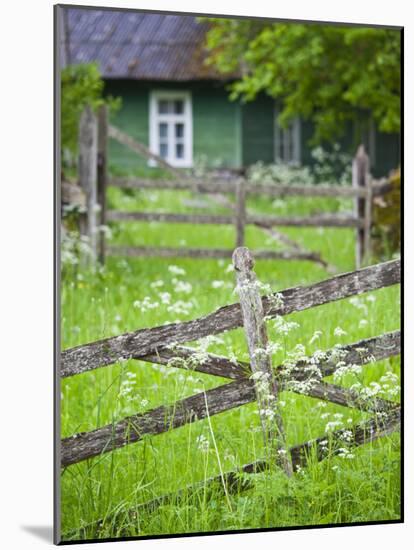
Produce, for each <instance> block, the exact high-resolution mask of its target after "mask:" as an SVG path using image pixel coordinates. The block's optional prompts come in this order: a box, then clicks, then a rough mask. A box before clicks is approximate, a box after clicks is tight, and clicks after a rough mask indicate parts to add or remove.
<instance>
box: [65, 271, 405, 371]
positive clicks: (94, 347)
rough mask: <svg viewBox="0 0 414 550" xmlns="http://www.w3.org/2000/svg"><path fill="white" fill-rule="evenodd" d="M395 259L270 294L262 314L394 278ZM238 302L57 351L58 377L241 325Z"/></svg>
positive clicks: (283, 311)
mask: <svg viewBox="0 0 414 550" xmlns="http://www.w3.org/2000/svg"><path fill="white" fill-rule="evenodd" d="M400 268H401V264H400V260H392V261H389V262H385V263H382V264H378V265H374V266H370V267H367V268H364V269H360V270H357V271H354V272H351V273H345V274H342V275H338V276H336V277H332V278H331V279H327V280H325V281H322V282H319V283H315V284H313V285H309V286H306V287H300V286H299V287H295V288H290V289H287V290H284V291H282V292H280V293H277V294H280V297H281V299H282V300H283V305H282V306H280V307H274V306H272V300H271V297H268V296H264V297H263V298H262V301H263V307H264V311H265V315H267V316H271V317H274V316H276V315H287V314H289V313H292V312H294V311H302V310H305V309H308V308H313V307H315V306H320V305H323V304H327V303H330V302H334V301H336V300H341V299H344V298H348V297H350V296H354V295H357V294H362V293H364V292H369V291H372V290H376V289H379V288H382V287H387V286H391V285H395V284H398V283H399V282H400ZM242 324H243V320H242V314H241V310H240V304H237V303H236V304H231V305H228V306H224V307H222V308H220V309H218V310H217V311H215V312H214V313H210V314H209V315H206V316H205V317H201V318H198V319H194V320H191V321H185V322H183V323H171V324H168V325H164V326H160V327H154V328H149V329H141V330H137V331H135V332H129V333H126V334H121V335H119V336H114V337H111V338H105V339H103V340H100V341H97V342H92V343H89V344H85V345H81V346H77V347H75V348H71V349H67V350H65V351H63V352H62V356H61V376H63V377H64V376H71V375H74V374H80V373H82V372H86V371H89V370H93V369H96V368H98V367H101V366H105V365H110V364H112V363H115V362H117V361H119V360H120V359H128V358H130V357H133V356H136V355H146V354H149V353H153V352H155V351H156V350H157V349H158V348H163V347H165V346H168V345H171V344H180V343H184V342H191V341H193V340H198V339H199V338H204V337H205V336H208V335H215V334H219V333H221V332H225V331H228V330H233V329H235V328H238V327H241V326H242Z"/></svg>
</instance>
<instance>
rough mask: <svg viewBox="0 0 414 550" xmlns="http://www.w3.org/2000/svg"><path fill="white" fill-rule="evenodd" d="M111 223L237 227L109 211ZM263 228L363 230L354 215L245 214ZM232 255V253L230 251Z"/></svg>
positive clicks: (229, 220)
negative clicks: (136, 222)
mask: <svg viewBox="0 0 414 550" xmlns="http://www.w3.org/2000/svg"><path fill="white" fill-rule="evenodd" d="M107 220H108V221H144V222H159V223H197V224H211V225H234V216H229V215H227V216H226V215H220V214H218V215H217V214H173V213H167V212H125V211H120V210H110V211H109V212H108V213H107ZM246 224H252V225H259V226H262V227H273V226H275V225H277V226H281V227H363V225H364V223H363V220H360V219H359V218H355V217H354V216H352V215H348V216H346V215H343V214H320V215H317V216H307V217H299V216H289V217H282V216H259V215H246V218H245V225H246ZM230 252H232V251H230Z"/></svg>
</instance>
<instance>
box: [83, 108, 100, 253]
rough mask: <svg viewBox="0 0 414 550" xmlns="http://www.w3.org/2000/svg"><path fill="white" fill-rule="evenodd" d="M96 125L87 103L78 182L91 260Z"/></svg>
mask: <svg viewBox="0 0 414 550" xmlns="http://www.w3.org/2000/svg"><path fill="white" fill-rule="evenodd" d="M97 147H98V127H97V121H96V117H95V115H94V114H93V112H92V109H91V107H90V106H89V105H87V106H86V107H85V109H84V110H83V112H82V114H81V117H80V121H79V153H78V173H79V184H80V186H81V187H82V189H83V190H84V192H85V195H86V208H87V215H86V231H87V236H88V238H89V245H90V248H91V255H92V261H94V260H95V259H96V255H97V225H98V224H97V212H96V204H97V164H98V150H97Z"/></svg>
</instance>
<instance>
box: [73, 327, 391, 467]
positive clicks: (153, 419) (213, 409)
mask: <svg viewBox="0 0 414 550" xmlns="http://www.w3.org/2000/svg"><path fill="white" fill-rule="evenodd" d="M385 336H386V337H387V338H385V339H384V338H383V337H379V338H377V339H376V340H377V344H378V345H381V343H382V345H383V347H382V350H383V351H382V354H383V355H382V356H381V358H384V357H385V356H387V357H388V356H390V355H395V354H396V353H397V345H393V346H389V345H387V346H386V345H384V344H385V342H389V340H390V339H389V335H385ZM371 340H372V341H371V344H370V345H371V349H374V342H373V340H375V339H371ZM362 342H367V341H362ZM359 345H361V342H358V343H356V344H353V346H354V347H355V349H358V348H359ZM348 348H350V346H348ZM355 349H354V351H355ZM385 354H388V355H385ZM375 360H378V357H377V358H375V357H373V356H372V355H369V356H364V355H362V354H359V355H357V356H356V357H355V361H354V362H355V364H366V363H367V362H371V361H375ZM358 361H359V363H358ZM322 365H323V363H322ZM333 368H334V366H333V365H328V367H327V370H326V371H325V372H327V373H328V374H331V373H332V372H333V370H332V369H333ZM278 369H282V367H278ZM293 372H294V374H293V376H295V379H296V380H298V381H302V380H303V376H302V374H301V372H302V371H301V370H300V369H298V370H297V371H293ZM322 372H324V371H323V368H322ZM285 383H286V382H284V384H285ZM326 386H328V388H326ZM330 387H331V388H335V389H330ZM295 391H296V390H295ZM314 392H315V393H314V395H312V390H310V392H309V393H308V395H309V396H310V397H315V398H321V399H325V400H330V399H331V400H332V401H333V402H336V403H338V404H340V405H344V406H357V407H358V408H361V409H362V410H367V408H368V406H367V407H365V404H364V403H362V402H360V401H358V400H356V398H355V395H350V394H347V393H346V392H347V390H344V389H343V388H339V387H334V386H333V385H325V386H322V387H321V388H317V389H316V390H314ZM341 392H342V393H341ZM298 393H302V394H303V393H304V392H298ZM305 395H306V393H305ZM206 397H207V404H208V411H209V414H210V416H213V415H215V414H218V413H220V412H224V411H226V410H230V409H232V408H235V407H239V406H241V405H246V404H247V403H251V402H252V401H254V400H255V398H256V394H255V390H254V383H253V381H252V380H250V379H248V378H242V379H239V380H236V381H235V382H232V383H230V384H225V385H223V386H219V387H217V388H214V389H212V390H208V391H207V392H206ZM347 400H349V401H350V403H348V402H347ZM353 400H354V402H353ZM352 403H353V404H352ZM387 407H388V405H386V407H385V408H387ZM206 414H207V410H206V404H205V399H204V394H203V393H201V394H197V395H193V396H191V397H187V398H185V399H182V400H180V401H178V402H176V403H175V404H173V405H169V406H164V405H163V406H161V407H158V408H156V409H153V410H151V411H148V412H146V413H143V414H137V415H133V416H131V417H128V418H125V419H123V420H121V421H120V422H118V423H117V424H115V425H113V424H109V425H107V426H104V427H102V428H98V429H96V430H93V431H91V432H84V433H81V434H75V435H74V436H71V437H68V438H66V439H64V440H63V441H62V465H63V466H68V465H70V464H74V463H76V462H80V461H81V460H85V459H86V458H92V457H93V456H97V455H100V454H102V453H106V452H110V451H112V450H114V449H116V448H120V447H123V446H124V445H127V444H129V443H134V442H136V441H139V440H140V439H141V438H142V436H143V435H145V434H149V435H157V434H160V433H165V432H166V431H169V430H171V429H174V428H178V427H181V426H184V425H185V424H187V423H189V422H194V421H196V420H201V419H203V418H205V417H206Z"/></svg>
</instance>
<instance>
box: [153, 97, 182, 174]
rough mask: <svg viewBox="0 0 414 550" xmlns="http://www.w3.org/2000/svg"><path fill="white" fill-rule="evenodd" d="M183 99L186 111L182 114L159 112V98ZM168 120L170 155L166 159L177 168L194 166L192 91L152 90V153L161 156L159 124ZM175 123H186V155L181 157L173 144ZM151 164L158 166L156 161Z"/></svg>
mask: <svg viewBox="0 0 414 550" xmlns="http://www.w3.org/2000/svg"><path fill="white" fill-rule="evenodd" d="M163 99H167V100H171V99H178V100H182V101H183V104H184V112H183V113H182V114H173V113H167V114H161V113H159V112H158V101H159V100H163ZM160 122H161V123H162V122H166V123H167V124H168V133H169V135H168V138H167V139H168V145H169V147H168V156H167V157H166V158H165V160H166V161H167V162H168V163H169V164H171V166H175V167H177V168H190V167H192V166H193V107H192V96H191V92H189V91H183V90H153V91H152V92H150V105H149V147H150V151H151V152H152V153H155V154H156V155H159V156H160V139H159V132H158V124H159V123H160ZM175 123H184V138H183V143H184V157H183V158H182V159H179V158H177V157H175V155H173V152H175V150H174V147H171V144H172V143H174V142H175V137H174V136H173V133H172V132H173V131H172V128H173V127H174V124H175ZM149 164H150V166H156V162H155V161H150V162H149Z"/></svg>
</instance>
